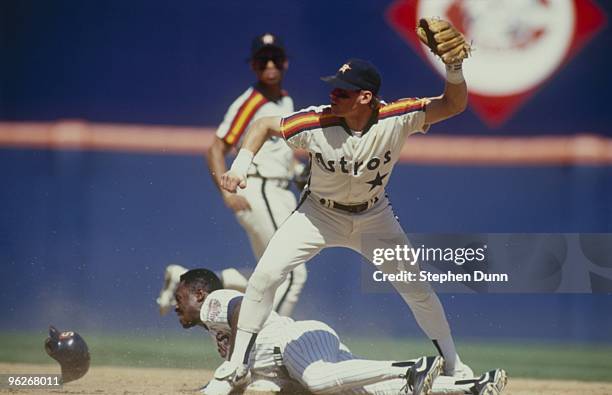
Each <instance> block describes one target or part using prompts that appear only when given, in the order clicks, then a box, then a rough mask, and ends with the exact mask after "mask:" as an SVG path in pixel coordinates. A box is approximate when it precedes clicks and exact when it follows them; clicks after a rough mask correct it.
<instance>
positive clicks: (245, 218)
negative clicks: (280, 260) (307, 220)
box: [216, 87, 306, 315]
mask: <svg viewBox="0 0 612 395" xmlns="http://www.w3.org/2000/svg"><path fill="white" fill-rule="evenodd" d="M292 112H293V100H292V99H291V97H289V96H288V95H287V94H286V93H285V94H284V96H282V97H281V99H279V100H278V101H276V102H275V101H272V100H269V99H267V98H266V97H265V96H264V95H263V94H262V93H261V92H260V91H259V90H257V89H256V88H255V87H250V88H248V89H247V90H246V91H245V92H244V93H243V94H242V95H240V96H239V97H238V98H237V99H236V100H235V101H234V102H233V103H232V105H231V106H230V107H229V109H228V110H227V113H226V114H225V117H224V118H223V122H222V123H221V125H219V128H218V129H217V132H216V135H217V137H219V138H220V139H222V140H223V141H224V142H225V143H227V144H229V145H231V146H238V147H239V146H240V144H241V142H242V137H243V134H244V131H245V130H246V129H247V128H248V126H249V125H250V124H251V122H253V121H255V120H257V119H258V118H261V117H266V116H284V115H287V114H290V113H292ZM293 165H294V162H293V152H292V150H291V149H290V148H289V147H288V146H287V144H286V143H285V142H284V141H283V139H281V138H276V137H275V138H271V139H269V140H267V141H266V142H265V143H264V145H263V146H262V148H261V151H260V152H259V153H258V155H257V156H255V158H254V160H253V164H252V165H251V167H250V169H249V172H248V186H247V188H245V189H241V190H240V192H239V193H238V194H239V195H241V196H244V197H245V199H246V200H247V201H248V203H249V205H250V206H251V210H244V211H240V212H238V213H236V219H237V220H238V222H239V223H240V225H242V227H243V228H244V230H245V231H246V232H247V235H248V237H249V241H250V242H251V248H252V250H253V254H254V255H255V258H256V259H259V258H260V257H261V254H263V252H264V250H265V248H266V246H267V245H268V242H269V241H270V239H271V238H272V235H273V234H274V232H275V231H276V229H278V227H279V226H280V225H281V224H282V223H283V222H284V221H285V220H286V219H287V217H289V215H290V214H291V212H292V211H293V210H294V209H295V207H296V199H295V196H294V194H293V193H292V192H291V191H290V190H289V189H288V188H289V183H290V180H291V178H292V177H293V167H294V166H293ZM305 281H306V269H305V268H303V267H302V268H297V269H296V270H294V271H292V272H291V273H290V274H289V276H288V278H287V281H286V282H285V283H283V284H282V285H281V286H280V287H279V289H278V291H277V297H276V298H275V303H274V309H275V310H276V311H278V312H279V313H280V314H282V315H290V314H291V312H292V311H293V307H294V305H295V303H297V301H298V298H299V295H300V292H301V290H302V288H303V285H304V282H305Z"/></svg>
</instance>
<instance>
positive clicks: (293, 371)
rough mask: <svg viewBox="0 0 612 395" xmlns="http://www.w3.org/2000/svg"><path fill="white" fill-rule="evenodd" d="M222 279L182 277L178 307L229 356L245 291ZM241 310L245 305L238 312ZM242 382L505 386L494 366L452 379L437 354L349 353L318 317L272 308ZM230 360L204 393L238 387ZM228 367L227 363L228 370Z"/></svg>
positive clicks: (323, 390) (215, 394) (364, 387)
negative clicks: (379, 356)
mask: <svg viewBox="0 0 612 395" xmlns="http://www.w3.org/2000/svg"><path fill="white" fill-rule="evenodd" d="M220 286H221V282H220V280H219V279H218V278H217V277H216V275H215V274H214V273H213V272H211V271H209V270H206V269H194V270H190V271H188V272H186V273H185V274H184V275H183V276H181V281H180V285H179V286H178V288H177V290H176V300H177V305H176V308H175V311H176V313H177V315H178V317H179V321H180V323H181V325H182V326H183V327H184V328H190V327H193V326H201V327H203V328H204V329H206V330H207V331H208V332H209V334H210V336H211V337H212V340H213V342H215V343H216V345H217V350H218V352H219V354H220V355H221V357H222V358H224V359H225V360H226V361H227V360H228V359H229V355H230V354H231V348H232V343H233V340H234V336H235V333H236V325H237V321H238V319H239V315H240V314H244V307H243V294H242V293H240V292H238V291H235V290H227V289H220ZM241 310H242V311H241ZM250 353H251V355H250V358H249V366H248V375H247V376H246V377H245V380H243V381H244V382H243V383H241V384H242V385H243V386H247V385H248V387H247V389H249V390H256V389H259V390H264V389H265V390H267V391H273V392H277V391H281V390H283V391H285V392H287V391H292V392H302V393H303V392H304V390H307V391H308V392H310V393H315V394H329V393H334V394H336V393H347V394H400V393H402V394H404V393H411V394H427V393H429V392H430V391H435V392H436V393H449V392H452V393H455V394H457V393H466V394H480V395H485V394H489V395H495V394H499V393H501V391H502V390H503V388H504V387H505V385H506V381H507V378H506V374H505V372H504V371H503V370H501V369H497V370H493V371H490V372H487V373H485V374H484V375H483V376H481V377H480V378H469V379H467V380H456V379H454V378H450V377H439V378H437V379H436V377H437V375H438V373H439V372H440V370H441V369H442V358H441V357H422V358H419V359H414V360H410V361H403V362H400V361H373V360H365V359H361V358H358V357H356V356H354V355H353V354H352V353H351V352H350V350H349V349H348V348H347V347H346V346H345V345H344V344H342V342H341V341H340V339H339V338H338V335H337V334H336V332H335V331H334V330H333V329H332V328H330V327H329V326H328V325H326V324H325V323H323V322H320V321H294V320H292V319H291V318H288V317H281V316H279V315H278V314H276V313H275V312H272V313H271V314H270V316H269V317H268V318H267V319H266V321H265V323H264V325H263V327H262V329H261V331H260V332H259V336H257V339H256V340H255V342H254V344H253V346H252V348H251V351H250ZM227 366H228V362H224V363H223V364H222V365H221V366H220V367H219V368H218V369H217V370H216V372H215V378H214V379H213V380H212V381H211V382H209V383H208V384H207V385H206V386H205V387H204V388H203V389H202V392H203V393H205V394H208V395H222V394H228V393H229V392H231V391H232V390H234V389H237V388H236V385H235V383H232V382H231V380H228V379H227V376H226V374H227V371H228V369H227ZM229 370H230V372H231V368H230V369H229Z"/></svg>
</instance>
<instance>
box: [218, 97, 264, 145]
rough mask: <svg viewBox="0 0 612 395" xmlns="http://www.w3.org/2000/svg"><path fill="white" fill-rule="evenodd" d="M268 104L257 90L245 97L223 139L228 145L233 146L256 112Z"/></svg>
mask: <svg viewBox="0 0 612 395" xmlns="http://www.w3.org/2000/svg"><path fill="white" fill-rule="evenodd" d="M267 102H268V99H266V98H265V97H264V95H262V94H261V93H260V92H259V91H258V90H257V89H253V92H251V94H250V95H249V97H247V99H246V100H245V101H244V103H242V105H241V106H240V108H239V109H238V111H237V112H236V115H235V116H234V119H233V120H232V123H231V124H230V128H229V131H228V132H227V134H226V135H225V137H224V138H223V140H225V142H226V143H228V144H231V145H233V144H235V143H236V142H237V141H238V140H239V139H240V136H242V134H243V133H244V131H245V130H246V128H247V126H248V125H249V123H250V122H251V121H252V120H253V117H254V116H255V114H256V113H257V111H258V110H259V109H260V108H261V107H262V106H263V105H264V104H266V103H267Z"/></svg>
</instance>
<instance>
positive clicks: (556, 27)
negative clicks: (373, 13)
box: [387, 0, 606, 127]
mask: <svg viewBox="0 0 612 395" xmlns="http://www.w3.org/2000/svg"><path fill="white" fill-rule="evenodd" d="M424 16H439V17H441V18H443V19H447V20H449V21H450V22H451V23H452V24H453V25H455V26H456V27H457V28H458V29H459V30H461V31H462V32H463V33H464V34H465V36H466V38H467V39H468V40H470V41H472V42H473V46H474V48H475V52H474V53H473V57H472V58H470V59H468V60H466V67H465V68H464V74H465V78H466V80H467V82H468V89H469V93H470V104H471V107H472V108H473V109H474V111H475V112H476V113H477V114H478V115H479V116H480V118H481V119H482V120H483V121H484V122H485V123H487V124H488V125H489V126H493V127H495V126H500V125H501V124H503V123H504V122H505V121H506V120H507V119H508V118H510V116H511V115H512V114H513V113H514V112H515V111H516V110H518V108H519V107H520V106H521V105H522V104H523V103H524V102H525V101H526V100H527V99H529V98H530V97H531V96H532V95H533V94H534V93H535V92H536V91H537V90H538V89H539V88H540V87H541V86H542V85H543V84H544V83H545V82H547V81H548V80H549V79H550V78H552V76H553V75H554V74H555V73H556V72H557V71H558V70H559V68H561V66H563V65H564V64H565V63H567V62H568V61H569V60H570V59H571V58H572V57H574V56H575V55H576V54H577V53H578V51H579V50H580V49H581V48H582V47H583V46H584V45H585V44H586V43H587V42H588V41H590V40H591V39H592V38H593V37H594V35H595V34H596V33H597V32H598V31H599V30H600V29H601V28H602V27H603V26H604V25H605V23H606V17H605V14H604V13H603V12H602V11H601V10H600V9H599V8H598V7H597V5H596V4H595V3H594V1H593V0H495V1H483V0H435V1H428V0H397V1H396V2H395V3H393V4H391V6H390V7H389V9H388V10H387V19H388V21H389V23H390V24H391V26H392V27H393V28H394V29H395V30H396V32H397V33H399V34H400V36H402V37H403V38H404V39H405V40H407V41H408V42H409V43H410V44H411V45H412V46H413V48H414V49H415V50H416V51H417V52H418V53H419V54H420V55H421V56H423V57H424V58H425V59H426V60H427V61H428V62H429V63H430V64H431V65H432V66H433V67H434V68H435V69H436V70H437V71H438V72H439V73H440V74H441V75H444V65H443V64H442V62H441V61H440V60H439V59H436V58H435V57H434V56H433V54H431V52H430V51H429V50H427V49H426V48H425V47H424V46H423V45H422V44H421V43H420V41H419V39H418V38H417V36H416V33H415V26H416V25H417V21H418V20H419V18H421V17H424Z"/></svg>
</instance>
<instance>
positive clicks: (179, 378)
mask: <svg viewBox="0 0 612 395" xmlns="http://www.w3.org/2000/svg"><path fill="white" fill-rule="evenodd" d="M59 372H60V371H59V367H58V366H56V365H26V364H8V363H0V374H2V373H21V374H24V373H31V374H55V373H59ZM211 376H212V372H210V371H199V370H193V369H145V368H126V367H112V366H102V367H99V366H96V367H92V368H91V369H90V371H89V373H87V375H86V376H85V377H83V378H82V379H80V380H78V381H75V382H72V383H68V384H66V385H65V386H64V387H63V389H61V390H19V391H17V390H6V389H5V390H0V393H25V392H28V393H40V394H42V393H52V394H121V395H132V394H147V395H158V394H159V395H161V394H188V393H191V394H193V393H197V391H196V390H197V389H198V387H199V386H200V385H202V384H204V383H206V382H207V381H208V380H209V379H210V378H211ZM257 394H262V393H257ZM504 394H509V395H570V394H571V395H585V394H589V395H612V383H581V382H576V381H544V380H526V379H512V378H511V379H510V384H509V386H508V388H507V390H506V391H504Z"/></svg>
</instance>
